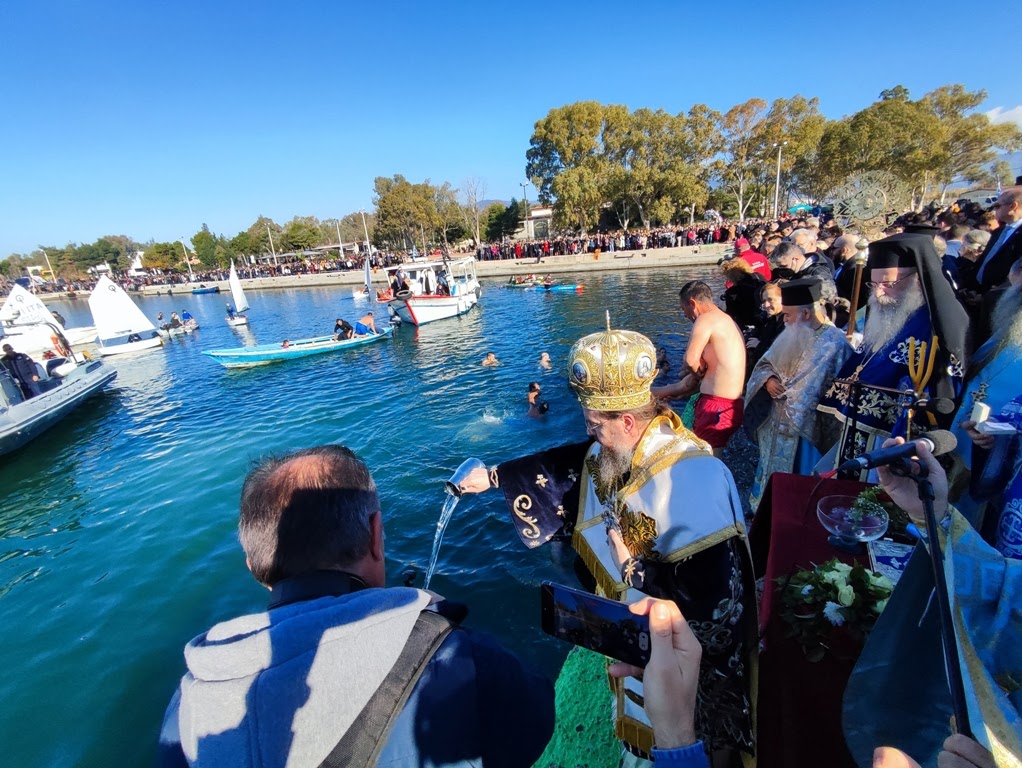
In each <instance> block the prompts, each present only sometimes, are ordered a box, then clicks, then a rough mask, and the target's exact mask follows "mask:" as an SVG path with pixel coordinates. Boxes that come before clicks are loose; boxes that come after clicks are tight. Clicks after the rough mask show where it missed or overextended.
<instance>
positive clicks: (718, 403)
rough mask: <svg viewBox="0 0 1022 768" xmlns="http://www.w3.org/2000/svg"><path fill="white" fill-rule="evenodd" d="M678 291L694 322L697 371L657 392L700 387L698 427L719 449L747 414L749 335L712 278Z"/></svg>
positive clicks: (691, 358)
mask: <svg viewBox="0 0 1022 768" xmlns="http://www.w3.org/2000/svg"><path fill="white" fill-rule="evenodd" d="M678 295H679V298H680V300H681V312H682V314H684V315H685V317H686V318H687V319H689V320H691V321H692V335H691V337H690V338H689V341H688V349H687V350H686V351H685V365H686V366H688V369H689V370H690V371H691V373H689V374H688V375H686V376H685V377H684V378H683V379H682V380H681V381H679V382H677V383H675V384H668V385H667V386H664V387H654V388H653V390H652V392H653V396H654V397H656V398H657V399H660V400H670V399H674V398H678V397H684V396H686V395H690V394H692V393H693V392H695V391H696V390H699V393H700V394H699V400H698V401H697V402H696V407H695V423H694V424H693V429H692V431H693V432H695V433H696V435H698V436H699V437H701V438H702V439H703V440H705V441H706V442H707V443H709V444H710V447H711V448H713V452H714V454H719V453H720V451H721V450H722V449H723V448H724V446H725V445H727V441H728V438H730V437H731V435H732V434H734V432H735V431H736V430H737V429H738V428H739V427H740V426H742V417H743V415H744V413H745V410H744V404H743V401H742V389H743V387H744V386H745V340H744V339H743V338H742V332H741V331H740V330H738V326H737V325H735V321H734V320H732V319H731V318H730V316H728V314H727V313H726V312H724V311H723V310H722V309H721V308H720V307H718V306H717V305H716V304H715V303H714V301H713V293H712V292H711V291H710V286H708V285H707V284H706V283H704V282H702V281H700V280H693V281H691V282H689V283H686V284H685V285H684V286H683V287H682V289H681V291H680V292H679V294H678Z"/></svg>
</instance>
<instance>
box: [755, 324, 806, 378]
mask: <svg viewBox="0 0 1022 768" xmlns="http://www.w3.org/2000/svg"><path fill="white" fill-rule="evenodd" d="M815 343H816V331H814V330H813V327H812V326H811V325H810V324H809V323H808V322H807V321H805V320H798V321H796V322H795V323H793V324H791V325H785V326H784V330H783V331H781V332H780V334H779V335H778V336H777V338H776V339H774V343H773V344H771V345H770V350H769V351H768V352H767V357H768V358H769V359H770V364H771V365H772V366H773V369H774V370H775V371H777V373H779V374H780V375H781V378H782V379H784V380H788V379H790V378H791V377H792V376H794V375H795V374H796V373H798V368H799V363H801V362H802V357H803V355H805V354H806V352H808V351H809V350H811V349H812V348H813V345H814V344H815Z"/></svg>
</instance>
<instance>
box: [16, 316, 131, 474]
mask: <svg viewBox="0 0 1022 768" xmlns="http://www.w3.org/2000/svg"><path fill="white" fill-rule="evenodd" d="M45 325H47V326H48V327H47V328H46V329H43V330H44V331H45V332H46V333H51V334H53V335H55V336H58V337H60V336H62V335H63V334H62V329H61V328H60V326H59V324H58V323H56V322H50V323H46V324H45ZM18 338H19V337H18V336H8V335H4V336H3V337H2V342H3V343H4V344H10V345H11V346H12V347H15V345H16V344H17V341H16V340H17V339H18ZM64 344H67V341H66V339H65V340H64ZM15 351H17V352H20V351H21V350H20V349H17V348H15ZM26 354H27V353H26ZM44 362H45V365H44V364H43V363H40V362H34V366H35V374H34V376H35V377H36V378H37V380H35V381H33V382H32V387H33V388H35V389H36V390H37V393H36V394H34V395H33V396H30V397H26V396H25V392H24V391H23V390H22V387H21V386H20V385H19V383H18V381H17V380H16V379H15V374H14V373H12V372H11V371H9V370H8V369H7V368H6V367H5V366H2V365H0V455H3V454H7V453H11V452H12V451H15V450H17V449H18V448H20V447H21V446H23V445H25V443H27V442H28V441H30V440H32V439H34V438H35V437H37V436H38V435H40V434H41V433H43V432H44V431H46V430H47V429H49V428H50V427H52V426H53V425H54V424H56V423H57V422H58V421H60V420H61V419H62V418H64V416H66V415H67V414H68V413H70V412H71V411H72V410H73V409H74V408H76V407H78V406H79V405H81V403H82V402H84V401H85V400H86V399H87V398H89V397H91V396H92V395H94V394H96V393H97V392H99V391H100V390H101V389H103V387H105V386H106V385H107V384H109V383H110V382H111V381H113V380H114V379H115V378H116V377H117V371H116V370H114V369H113V368H112V367H111V366H109V365H107V364H106V363H104V362H102V361H101V360H91V359H89V358H88V357H87V356H84V355H83V356H81V357H79V356H77V355H76V354H75V353H74V352H70V351H69V355H68V356H67V357H52V358H51V359H48V360H45V361H44Z"/></svg>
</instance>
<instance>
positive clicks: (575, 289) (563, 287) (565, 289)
mask: <svg viewBox="0 0 1022 768" xmlns="http://www.w3.org/2000/svg"><path fill="white" fill-rule="evenodd" d="M536 290H537V291H546V292H547V293H582V286H581V285H577V284H576V283H567V284H561V283H558V284H556V285H537V286H536Z"/></svg>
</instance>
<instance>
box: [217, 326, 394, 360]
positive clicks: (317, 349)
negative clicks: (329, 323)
mask: <svg viewBox="0 0 1022 768" xmlns="http://www.w3.org/2000/svg"><path fill="white" fill-rule="evenodd" d="M393 332H394V331H393V329H392V328H386V329H384V330H383V331H381V332H380V333H377V334H375V335H372V336H358V337H355V338H353V339H345V340H343V341H335V340H334V337H333V336H316V337H313V338H311V339H299V340H297V341H292V342H290V343H289V344H288V346H287V347H286V348H285V347H282V346H281V345H279V344H260V345H258V346H255V347H237V348H234V349H208V350H205V351H204V352H203V353H202V354H204V355H207V356H209V357H212V358H213V359H214V360H216V361H217V362H218V363H220V365H222V366H224V367H225V368H254V367H256V366H259V365H270V364H271V363H279V362H282V361H284V360H294V359H296V358H300V357H310V356H312V355H322V354H326V353H327V352H337V351H338V350H341V349H350V348H352V347H364V346H365V345H367V344H375V343H376V342H379V341H383V340H384V339H386V338H388V337H390V336H391V334H392V333H393Z"/></svg>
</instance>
